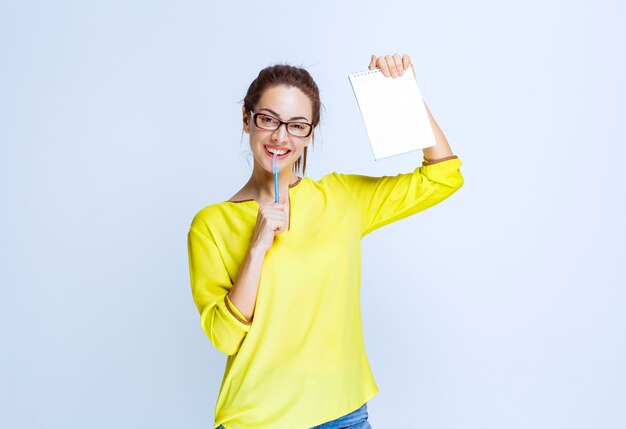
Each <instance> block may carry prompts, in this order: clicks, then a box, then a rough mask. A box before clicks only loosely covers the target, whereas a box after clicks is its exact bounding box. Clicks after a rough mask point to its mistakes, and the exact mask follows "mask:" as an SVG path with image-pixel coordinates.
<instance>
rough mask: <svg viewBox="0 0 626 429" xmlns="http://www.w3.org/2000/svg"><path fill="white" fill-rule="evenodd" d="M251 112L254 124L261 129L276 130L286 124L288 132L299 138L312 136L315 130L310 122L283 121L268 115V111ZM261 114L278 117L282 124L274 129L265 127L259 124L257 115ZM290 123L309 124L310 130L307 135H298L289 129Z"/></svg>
mask: <svg viewBox="0 0 626 429" xmlns="http://www.w3.org/2000/svg"><path fill="white" fill-rule="evenodd" d="M250 113H251V114H252V122H254V125H255V126H256V127H257V128H260V129H262V130H265V131H276V130H277V129H279V128H280V127H282V126H283V125H285V129H286V130H287V133H288V134H289V135H291V136H294V137H299V138H302V139H304V138H307V137H308V136H310V135H311V133H312V132H313V124H309V123H308V122H303V121H288V122H285V121H281V120H280V119H279V118H277V117H276V116H273V115H268V114H267V113H257V112H253V111H252V110H250ZM259 115H263V116H269V117H270V118H274V119H276V120H277V121H278V122H280V125H278V126H277V127H276V128H274V129H273V130H272V129H269V128H263V127H262V126H260V125H259V124H257V117H258V116H259ZM289 124H303V125H308V126H309V132H308V133H307V135H306V136H298V135H296V134H294V133H292V132H291V131H289Z"/></svg>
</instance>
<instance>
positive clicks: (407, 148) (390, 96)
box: [348, 68, 436, 160]
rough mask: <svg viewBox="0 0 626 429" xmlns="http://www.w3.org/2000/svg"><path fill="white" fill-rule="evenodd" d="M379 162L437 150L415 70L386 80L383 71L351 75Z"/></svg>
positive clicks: (373, 149)
mask: <svg viewBox="0 0 626 429" xmlns="http://www.w3.org/2000/svg"><path fill="white" fill-rule="evenodd" d="M348 77H349V79H350V83H351V84H352V89H353V90H354V95H355V96H356V99H357V102H358V104H359V109H360V110H361V116H363V121H364V122H365V129H366V130H367V135H368V136H369V139H370V145H371V146H372V151H373V152H374V159H376V160H378V159H381V158H386V157H389V156H393V155H398V154H401V153H406V152H411V151H414V150H418V149H423V148H425V147H429V146H434V145H435V143H436V141H435V135H434V134H433V130H432V127H431V126H430V120H429V119H428V113H427V112H426V106H425V105H424V101H423V100H422V95H421V92H420V90H419V88H418V86H417V82H416V81H415V77H414V76H413V72H412V70H411V69H409V70H406V71H405V72H404V74H403V75H402V76H399V77H396V78H395V79H394V78H392V77H385V75H383V73H382V72H381V71H380V69H379V68H376V69H373V70H366V71H362V72H357V73H351V74H349V75H348Z"/></svg>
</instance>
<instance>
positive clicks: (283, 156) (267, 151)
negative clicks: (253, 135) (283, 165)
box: [263, 146, 291, 159]
mask: <svg viewBox="0 0 626 429" xmlns="http://www.w3.org/2000/svg"><path fill="white" fill-rule="evenodd" d="M263 150H265V153H266V154H267V155H268V156H270V157H273V156H274V154H273V153H272V152H270V151H269V150H267V146H263ZM283 150H284V149H283ZM290 153H291V150H289V149H287V153H285V154H283V155H278V156H277V158H278V159H283V158H285V157H286V156H287V155H289V154H290Z"/></svg>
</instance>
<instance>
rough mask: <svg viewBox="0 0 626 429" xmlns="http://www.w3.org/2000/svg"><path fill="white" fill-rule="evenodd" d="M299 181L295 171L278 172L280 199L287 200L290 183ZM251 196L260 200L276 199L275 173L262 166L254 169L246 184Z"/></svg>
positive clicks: (268, 201)
mask: <svg viewBox="0 0 626 429" xmlns="http://www.w3.org/2000/svg"><path fill="white" fill-rule="evenodd" d="M297 181H298V176H296V175H295V174H294V173H293V171H289V172H287V171H281V172H279V174H278V194H279V195H280V201H281V202H282V201H285V200H286V199H287V198H288V195H289V185H291V184H293V183H295V182H297ZM244 188H245V189H247V193H248V194H249V195H250V198H253V199H255V200H257V201H259V202H265V203H270V202H272V201H274V174H272V173H270V172H269V171H266V170H264V169H262V168H258V169H254V170H253V171H252V175H251V176H250V179H249V180H248V183H246V185H245V186H244Z"/></svg>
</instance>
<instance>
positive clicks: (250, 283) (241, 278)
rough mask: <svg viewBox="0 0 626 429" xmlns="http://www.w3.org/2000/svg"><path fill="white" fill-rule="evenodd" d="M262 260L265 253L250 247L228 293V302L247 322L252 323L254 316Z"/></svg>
mask: <svg viewBox="0 0 626 429" xmlns="http://www.w3.org/2000/svg"><path fill="white" fill-rule="evenodd" d="M264 260H265V252H264V251H261V250H257V248H256V247H254V246H250V248H249V249H248V252H247V253H246V256H245V258H244V260H243V262H242V264H241V266H240V267H239V272H238V273H237V279H236V280H235V283H234V284H233V287H232V289H231V290H230V292H228V297H229V299H230V301H231V302H232V303H233V304H234V305H235V307H237V309H238V310H239V312H240V313H241V314H243V315H244V316H245V318H246V320H247V321H248V322H250V321H252V317H253V316H254V307H255V305H256V296H257V292H258V290H259V281H260V280H261V271H262V270H263V261H264Z"/></svg>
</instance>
